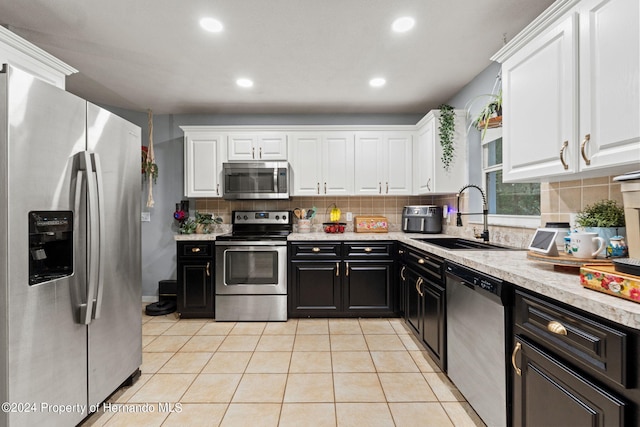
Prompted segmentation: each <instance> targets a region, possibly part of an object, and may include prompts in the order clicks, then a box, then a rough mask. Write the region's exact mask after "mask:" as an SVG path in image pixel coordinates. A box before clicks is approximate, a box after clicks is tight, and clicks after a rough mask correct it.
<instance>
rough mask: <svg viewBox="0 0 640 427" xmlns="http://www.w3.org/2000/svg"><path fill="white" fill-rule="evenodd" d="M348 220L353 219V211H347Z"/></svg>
mask: <svg viewBox="0 0 640 427" xmlns="http://www.w3.org/2000/svg"><path fill="white" fill-rule="evenodd" d="M347 221H353V213H352V212H347Z"/></svg>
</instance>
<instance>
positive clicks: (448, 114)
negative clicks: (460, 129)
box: [438, 104, 455, 171]
mask: <svg viewBox="0 0 640 427" xmlns="http://www.w3.org/2000/svg"><path fill="white" fill-rule="evenodd" d="M438 108H439V109H440V131H439V136H440V145H441V146H442V155H441V157H440V160H441V161H442V166H443V167H444V169H445V170H446V171H449V168H450V167H451V162H453V156H454V154H455V147H454V145H453V136H454V131H455V112H454V110H453V107H452V106H451V105H447V104H442V105H440V107H438Z"/></svg>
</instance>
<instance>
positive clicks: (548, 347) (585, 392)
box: [509, 289, 640, 427]
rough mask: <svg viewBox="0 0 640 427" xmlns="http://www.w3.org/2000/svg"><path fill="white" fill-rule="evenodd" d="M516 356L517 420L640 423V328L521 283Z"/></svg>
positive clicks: (603, 426)
mask: <svg viewBox="0 0 640 427" xmlns="http://www.w3.org/2000/svg"><path fill="white" fill-rule="evenodd" d="M513 318H514V327H513V331H514V337H513V349H512V352H511V355H510V359H511V360H510V361H509V362H510V363H511V368H512V369H511V378H512V397H513V399H512V400H513V408H512V420H513V423H512V424H513V426H514V427H521V426H523V427H524V426H528V427H538V426H562V427H565V426H566V427H571V426H576V427H582V426H589V427H609V426H611V427H613V426H615V427H621V426H625V427H626V426H628V427H632V426H633V427H637V426H638V425H640V372H639V371H638V354H640V334H639V333H638V331H637V330H632V329H629V328H627V327H624V326H622V325H619V324H615V323H613V322H611V321H608V320H605V319H602V318H599V317H597V316H593V315H591V314H590V313H587V312H584V311H581V310H579V309H576V308H574V307H571V306H568V305H565V304H563V303H561V302H558V301H555V300H550V299H548V298H545V297H542V296H540V295H537V294H533V293H531V292H529V291H525V290H521V289H518V290H516V293H515V303H514V316H513Z"/></svg>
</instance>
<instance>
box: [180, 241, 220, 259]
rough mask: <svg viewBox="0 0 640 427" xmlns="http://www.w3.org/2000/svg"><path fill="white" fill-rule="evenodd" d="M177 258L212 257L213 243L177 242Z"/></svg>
mask: <svg viewBox="0 0 640 427" xmlns="http://www.w3.org/2000/svg"><path fill="white" fill-rule="evenodd" d="M178 256H179V257H185V256H186V257H211V256H213V243H210V242H207V243H196V242H185V243H183V242H178Z"/></svg>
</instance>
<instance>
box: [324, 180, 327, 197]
mask: <svg viewBox="0 0 640 427" xmlns="http://www.w3.org/2000/svg"><path fill="white" fill-rule="evenodd" d="M324 194H327V183H326V182H325V183H324Z"/></svg>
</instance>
